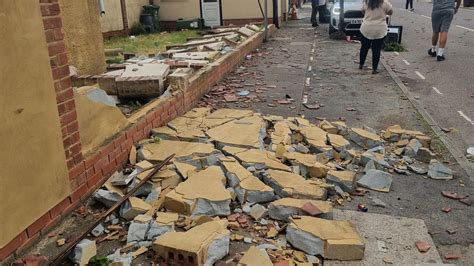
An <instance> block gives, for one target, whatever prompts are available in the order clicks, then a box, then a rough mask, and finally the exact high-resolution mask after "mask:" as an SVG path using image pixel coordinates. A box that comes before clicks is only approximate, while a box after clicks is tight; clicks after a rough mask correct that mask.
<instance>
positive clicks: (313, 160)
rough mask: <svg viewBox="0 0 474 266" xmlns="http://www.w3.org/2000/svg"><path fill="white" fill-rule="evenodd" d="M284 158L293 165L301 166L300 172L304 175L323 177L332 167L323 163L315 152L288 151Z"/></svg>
mask: <svg viewBox="0 0 474 266" xmlns="http://www.w3.org/2000/svg"><path fill="white" fill-rule="evenodd" d="M283 158H284V159H285V160H286V161H289V162H290V163H291V165H293V166H299V168H300V174H301V175H302V176H304V177H314V178H323V177H325V176H326V175H327V173H328V171H329V170H330V169H331V168H330V167H328V166H326V165H324V164H322V163H321V162H320V160H319V159H318V157H317V156H316V155H314V154H304V153H299V152H286V153H284V154H283Z"/></svg>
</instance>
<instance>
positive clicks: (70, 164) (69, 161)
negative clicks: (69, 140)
mask: <svg viewBox="0 0 474 266" xmlns="http://www.w3.org/2000/svg"><path fill="white" fill-rule="evenodd" d="M66 153H67V154H66V157H71V156H70V153H69V151H66ZM66 165H67V169H69V170H70V169H72V168H73V167H74V165H76V164H75V163H74V159H73V158H71V159H69V160H67V161H66Z"/></svg>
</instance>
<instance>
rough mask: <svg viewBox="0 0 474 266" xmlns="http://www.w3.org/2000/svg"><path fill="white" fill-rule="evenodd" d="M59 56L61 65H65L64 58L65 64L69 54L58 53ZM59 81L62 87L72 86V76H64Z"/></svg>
mask: <svg viewBox="0 0 474 266" xmlns="http://www.w3.org/2000/svg"><path fill="white" fill-rule="evenodd" d="M58 58H60V59H59V63H60V64H61V65H63V62H62V60H66V63H64V64H67V54H62V55H58ZM64 58H66V59H64ZM59 82H60V83H61V88H62V89H69V88H71V87H72V80H71V78H70V77H66V78H63V79H61V80H60V81H59Z"/></svg>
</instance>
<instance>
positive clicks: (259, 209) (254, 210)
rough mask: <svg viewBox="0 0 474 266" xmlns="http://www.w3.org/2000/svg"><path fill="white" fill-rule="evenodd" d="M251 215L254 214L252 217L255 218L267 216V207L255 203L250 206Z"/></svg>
mask: <svg viewBox="0 0 474 266" xmlns="http://www.w3.org/2000/svg"><path fill="white" fill-rule="evenodd" d="M249 214H250V216H252V218H253V219H254V220H260V219H261V218H263V217H265V216H266V215H267V208H265V207H264V206H262V205H260V204H254V205H253V206H252V207H251V208H250V213H249Z"/></svg>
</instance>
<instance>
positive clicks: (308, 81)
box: [306, 78, 311, 86]
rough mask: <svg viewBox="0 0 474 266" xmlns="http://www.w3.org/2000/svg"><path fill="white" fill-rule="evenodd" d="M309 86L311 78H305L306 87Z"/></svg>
mask: <svg viewBox="0 0 474 266" xmlns="http://www.w3.org/2000/svg"><path fill="white" fill-rule="evenodd" d="M309 85H311V78H306V86H309Z"/></svg>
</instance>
